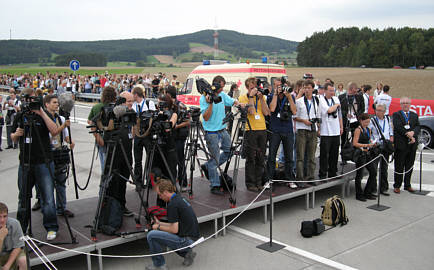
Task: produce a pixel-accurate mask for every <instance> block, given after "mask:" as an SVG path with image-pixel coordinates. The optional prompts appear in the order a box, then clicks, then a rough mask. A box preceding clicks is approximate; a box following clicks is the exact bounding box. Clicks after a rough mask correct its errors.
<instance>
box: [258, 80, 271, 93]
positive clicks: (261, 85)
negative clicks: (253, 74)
mask: <svg viewBox="0 0 434 270" xmlns="http://www.w3.org/2000/svg"><path fill="white" fill-rule="evenodd" d="M267 86H268V83H267V81H265V80H262V79H257V80H256V88H257V89H258V92H260V93H261V94H262V95H264V96H268V94H270V89H268V87H267Z"/></svg>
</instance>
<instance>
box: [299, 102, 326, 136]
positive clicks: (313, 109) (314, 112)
mask: <svg viewBox="0 0 434 270" xmlns="http://www.w3.org/2000/svg"><path fill="white" fill-rule="evenodd" d="M314 100H315V98H314V97H312V99H311V100H308V101H307V102H308V105H309V106H310V110H309V116H310V119H312V118H320V114H319V112H318V109H319V108H318V107H319V106H318V104H317V103H316V101H315V104H313V102H314ZM295 105H296V107H297V114H296V115H295V117H296V118H300V119H309V116H308V115H307V107H306V104H305V103H304V97H301V98H299V99H297V101H296V104H295ZM295 129H297V130H298V129H306V130H312V129H311V126H307V125H305V124H304V123H302V122H299V121H296V122H295Z"/></svg>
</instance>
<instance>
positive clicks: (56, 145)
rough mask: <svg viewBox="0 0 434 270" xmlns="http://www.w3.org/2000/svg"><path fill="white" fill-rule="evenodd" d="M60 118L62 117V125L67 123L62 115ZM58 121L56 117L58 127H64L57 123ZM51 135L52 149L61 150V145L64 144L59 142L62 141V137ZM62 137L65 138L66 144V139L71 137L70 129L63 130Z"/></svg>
mask: <svg viewBox="0 0 434 270" xmlns="http://www.w3.org/2000/svg"><path fill="white" fill-rule="evenodd" d="M59 117H60V120H61V121H62V124H63V123H65V117H63V116H61V115H59ZM58 120H59V119H58V118H57V117H56V118H55V121H56V125H57V126H59V125H62V124H60V123H58V122H57V121H58ZM49 135H50V143H51V147H52V148H59V147H60V146H61V143H62V142H60V141H59V140H60V136H58V135H57V136H55V137H53V136H51V133H49ZM62 136H63V142H64V143H65V138H66V137H68V136H69V132H68V128H64V129H63V130H62ZM57 138H59V139H57Z"/></svg>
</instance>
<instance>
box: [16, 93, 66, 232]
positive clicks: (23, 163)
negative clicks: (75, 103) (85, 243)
mask: <svg viewBox="0 0 434 270" xmlns="http://www.w3.org/2000/svg"><path fill="white" fill-rule="evenodd" d="M22 96H23V97H22V99H21V101H22V105H21V107H22V108H21V111H20V112H18V113H17V116H16V117H15V119H14V124H13V126H12V134H11V138H12V140H13V141H14V142H19V146H20V155H19V159H20V166H19V167H18V188H19V195H18V211H17V219H18V220H19V221H20V223H21V227H22V229H23V232H25V231H26V230H27V227H28V225H29V222H28V220H29V216H28V213H29V211H30V209H28V208H29V207H30V203H29V200H30V197H31V190H32V187H33V185H34V184H36V185H37V186H38V187H39V190H40V192H41V203H42V205H41V208H42V214H43V216H44V219H43V224H44V227H45V229H46V230H47V232H48V233H47V240H53V239H55V238H56V235H57V230H58V228H59V226H58V224H57V216H56V205H55V201H54V179H53V177H54V176H53V173H54V163H53V161H52V156H51V145H50V137H49V134H51V136H56V135H57V134H58V133H59V132H60V131H59V130H58V128H57V127H56V124H55V123H54V122H53V121H52V120H51V119H50V117H49V116H48V115H47V113H46V112H45V111H44V110H43V109H42V100H41V99H40V98H37V97H35V94H34V92H33V89H30V88H26V89H24V90H23V91H22Z"/></svg>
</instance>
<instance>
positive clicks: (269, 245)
mask: <svg viewBox="0 0 434 270" xmlns="http://www.w3.org/2000/svg"><path fill="white" fill-rule="evenodd" d="M269 183H270V185H269V187H268V188H269V189H270V190H269V192H270V241H269V242H266V243H263V244H260V245H259V246H256V247H257V248H259V249H262V250H265V251H268V252H271V253H273V252H276V251H278V250H281V249H282V248H284V247H285V246H282V245H280V244H277V243H273V216H274V207H273V180H270V182H269Z"/></svg>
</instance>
